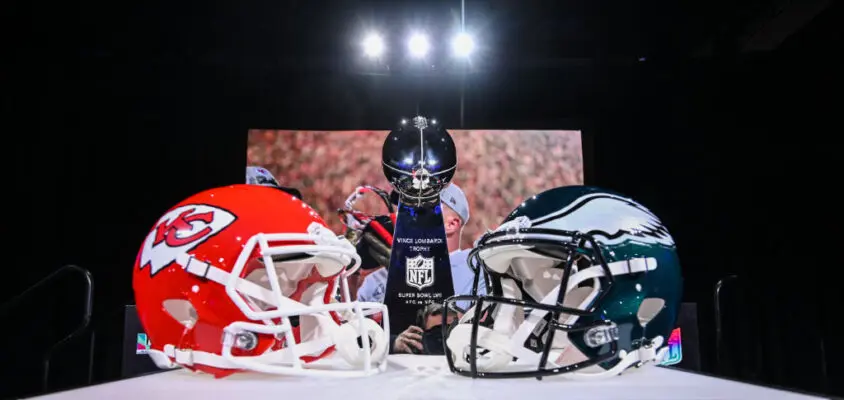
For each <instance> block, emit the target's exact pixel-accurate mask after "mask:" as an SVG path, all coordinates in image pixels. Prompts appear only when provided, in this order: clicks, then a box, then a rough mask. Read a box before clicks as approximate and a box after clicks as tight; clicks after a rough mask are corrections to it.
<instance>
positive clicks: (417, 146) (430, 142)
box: [381, 117, 457, 204]
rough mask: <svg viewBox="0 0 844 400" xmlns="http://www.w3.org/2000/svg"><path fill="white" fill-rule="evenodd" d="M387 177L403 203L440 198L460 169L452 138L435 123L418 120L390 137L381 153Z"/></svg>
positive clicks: (425, 201) (407, 124)
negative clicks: (458, 168)
mask: <svg viewBox="0 0 844 400" xmlns="http://www.w3.org/2000/svg"><path fill="white" fill-rule="evenodd" d="M381 163H382V165H383V168H384V176H386V177H387V180H388V181H389V182H390V184H391V185H392V186H393V188H394V189H395V190H396V192H398V193H399V195H400V196H401V198H402V202H404V203H416V204H419V203H429V202H433V201H435V200H436V199H437V196H438V195H439V194H440V192H441V191H443V189H445V188H446V186H448V184H449V183H450V182H451V178H452V177H454V172H455V171H456V170H457V150H456V149H455V148H454V141H453V140H452V139H451V135H449V134H448V132H447V131H446V130H445V129H443V128H442V127H441V126H440V125H439V124H437V123H436V121H435V120H429V119H427V118H425V117H416V118H414V119H413V121H410V122H407V121H403V122H402V124H401V125H400V126H399V127H398V128H397V129H394V130H392V131H390V134H389V135H387V138H386V139H385V140H384V147H383V148H382V151H381Z"/></svg>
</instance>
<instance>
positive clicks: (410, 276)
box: [405, 254, 434, 290]
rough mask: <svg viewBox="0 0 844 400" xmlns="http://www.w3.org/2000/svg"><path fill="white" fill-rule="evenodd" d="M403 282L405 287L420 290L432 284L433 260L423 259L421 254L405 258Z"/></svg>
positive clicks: (430, 258) (429, 258) (431, 258)
mask: <svg viewBox="0 0 844 400" xmlns="http://www.w3.org/2000/svg"><path fill="white" fill-rule="evenodd" d="M405 282H406V283H407V286H410V287H414V288H416V289H419V290H422V289H424V288H426V287H428V286H431V285H433V284H434V258H433V257H423V256H422V255H421V254H420V255H418V256H416V257H413V258H410V257H408V258H407V265H405Z"/></svg>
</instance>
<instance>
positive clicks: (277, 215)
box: [132, 185, 389, 378]
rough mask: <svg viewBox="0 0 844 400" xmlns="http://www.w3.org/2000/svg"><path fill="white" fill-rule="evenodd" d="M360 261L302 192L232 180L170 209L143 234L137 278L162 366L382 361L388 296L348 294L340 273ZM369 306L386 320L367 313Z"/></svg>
mask: <svg viewBox="0 0 844 400" xmlns="http://www.w3.org/2000/svg"><path fill="white" fill-rule="evenodd" d="M268 266H271V268H268ZM359 266H360V257H358V255H357V253H356V252H355V248H354V246H353V245H352V244H351V243H349V241H348V240H346V239H344V238H342V237H338V236H336V235H335V234H334V233H333V232H331V231H330V230H329V228H328V227H327V226H326V224H325V222H324V221H323V220H322V218H321V217H320V216H319V215H318V214H317V213H316V211H314V210H313V209H312V208H311V207H310V206H308V205H307V204H305V203H304V202H302V201H301V200H299V199H297V198H296V197H294V196H292V195H290V194H288V193H285V192H284V191H282V190H279V189H277V188H270V187H262V186H256V185H233V186H226V187H221V188H216V189H211V190H207V191H204V192H201V193H199V194H196V195H194V196H191V197H189V198H188V199H186V200H184V201H182V202H181V203H179V204H177V205H176V206H175V207H173V208H171V209H170V210H169V211H167V213H165V214H164V216H162V217H161V218H160V219H159V220H158V222H157V223H156V224H155V226H154V227H153V228H152V231H150V233H149V234H148V235H147V237H146V240H144V243H143V246H142V247H141V250H140V252H139V253H138V257H137V260H136V261H135V270H134V276H133V282H132V283H133V287H134V289H135V302H136V304H137V309H138V315H139V316H140V320H141V323H142V324H143V327H144V330H145V331H146V333H147V335H148V337H149V339H150V344H151V350H150V355H151V357H152V358H153V360H154V361H155V362H156V364H158V365H159V367H162V368H168V367H175V366H184V367H185V368H189V369H191V370H194V371H203V372H208V373H211V374H213V375H215V376H216V377H218V378H219V377H224V376H227V375H230V374H231V373H233V372H237V371H242V370H252V371H258V372H264V373H280V374H293V375H331V376H338V375H339V376H361V375H371V374H374V373H377V372H378V371H383V370H384V369H385V368H386V354H387V350H388V348H389V339H388V338H389V319H388V318H389V317H388V315H387V308H386V307H385V306H384V305H383V304H380V303H365V302H355V301H350V300H349V299H351V297H350V296H349V289H348V283H347V281H346V277H347V276H348V275H350V274H352V273H354V272H355V270H357V268H359ZM338 281H339V282H338ZM338 284H339V285H340V287H339V289H342V292H343V293H342V295H341V296H337V295H336V292H337V290H338V287H337V285H338ZM338 297H339V298H338ZM375 313H382V315H383V316H384V323H383V327H382V326H379V324H378V323H376V322H375V321H373V320H372V319H370V318H366V316H369V315H372V314H375ZM359 343H360V344H359ZM363 349H367V351H364V350H363ZM332 354H337V355H338V357H329V356H330V355H332ZM334 360H343V361H345V363H339V364H338V363H335V362H333V361H334ZM322 364H330V365H331V366H332V367H333V368H325V367H318V366H319V365H322ZM342 364H345V365H342Z"/></svg>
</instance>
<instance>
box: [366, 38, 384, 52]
mask: <svg viewBox="0 0 844 400" xmlns="http://www.w3.org/2000/svg"><path fill="white" fill-rule="evenodd" d="M363 52H364V53H365V54H366V55H367V56H369V57H379V56H380V55H381V54H382V53H384V40H382V39H381V36H378V35H377V34H375V33H371V34H369V35H368V36H367V37H366V38H365V39H364V40H363Z"/></svg>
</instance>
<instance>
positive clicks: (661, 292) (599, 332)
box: [444, 186, 683, 379]
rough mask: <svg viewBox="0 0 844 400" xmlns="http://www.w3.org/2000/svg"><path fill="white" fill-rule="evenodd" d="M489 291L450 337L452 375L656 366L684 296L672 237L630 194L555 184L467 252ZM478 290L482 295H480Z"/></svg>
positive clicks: (573, 373)
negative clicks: (628, 195) (554, 186)
mask: <svg viewBox="0 0 844 400" xmlns="http://www.w3.org/2000/svg"><path fill="white" fill-rule="evenodd" d="M469 260H470V265H472V266H473V267H474V268H475V269H476V277H475V287H477V285H478V282H479V279H480V277H481V276H482V275H483V276H484V278H485V279H487V288H489V289H488V293H489V294H488V295H485V296H476V295H469V296H453V297H451V298H450V299H448V300H447V301H446V303H447V304H450V303H454V302H456V301H461V300H462V301H466V300H468V301H470V302H472V307H471V308H470V309H469V310H468V311H466V313H465V314H464V315H463V317H462V318H461V319H460V321H459V322H458V323H456V324H454V325H452V326H449V327H448V329H446V330H445V332H444V333H445V334H446V337H445V342H446V345H447V346H446V354H447V355H448V357H449V359H448V362H449V365H450V367H451V369H452V371H453V372H455V373H458V374H461V375H465V376H472V377H485V378H488V377H504V376H507V377H525V376H535V377H542V376H545V375H556V374H566V375H567V376H569V377H572V378H591V379H594V378H602V377H612V376H615V375H618V374H620V373H621V372H623V371H624V370H626V369H627V368H631V367H640V366H643V365H656V364H658V363H659V362H660V360H662V359H663V357H664V356H665V355H666V354H667V352H668V350H669V346H668V339H669V336H670V334H671V332H672V330H673V329H674V328H675V324H676V319H677V313H678V310H679V308H680V302H681V300H682V288H683V281H682V274H681V270H680V261H679V258H678V257H677V249H676V246H675V244H674V239H673V238H672V237H671V235H670V234H669V233H668V229H667V228H666V227H665V225H663V223H662V222H661V221H660V219H659V218H658V217H657V216H656V215H654V214H653V213H652V212H651V211H650V210H648V209H647V208H645V207H644V206H643V205H641V204H639V203H637V202H636V201H635V200H633V199H630V198H629V197H626V196H624V195H621V194H618V193H614V192H611V191H609V190H603V189H599V188H594V187H588V186H565V187H558V188H555V189H551V190H548V191H545V192H543V193H540V194H538V195H536V196H532V197H530V198H528V199H526V200H525V201H524V202H523V203H521V204H520V205H519V206H518V207H517V208H516V209H515V210H514V211H513V212H512V213H511V214H510V215H509V216H508V217H507V218H506V219H505V220H504V222H503V223H502V224H501V226H500V227H499V228H498V229H496V230H495V231H493V232H489V233H487V234H485V235H484V236H483V237H482V238H481V239H480V240H479V242H478V244H477V246H476V247H475V249H474V250H473V251H472V252H471V253H470V255H469ZM475 293H477V289H476V290H475Z"/></svg>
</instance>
